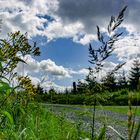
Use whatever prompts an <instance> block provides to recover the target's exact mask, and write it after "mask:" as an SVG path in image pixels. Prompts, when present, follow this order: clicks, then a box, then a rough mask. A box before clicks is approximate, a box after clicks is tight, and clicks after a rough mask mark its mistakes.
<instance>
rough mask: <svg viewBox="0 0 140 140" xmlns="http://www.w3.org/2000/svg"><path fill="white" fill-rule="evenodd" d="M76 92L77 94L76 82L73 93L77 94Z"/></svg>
mask: <svg viewBox="0 0 140 140" xmlns="http://www.w3.org/2000/svg"><path fill="white" fill-rule="evenodd" d="M76 92H77V87H76V82H73V93H74V94H76Z"/></svg>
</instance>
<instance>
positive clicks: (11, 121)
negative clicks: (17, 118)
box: [2, 111, 14, 124]
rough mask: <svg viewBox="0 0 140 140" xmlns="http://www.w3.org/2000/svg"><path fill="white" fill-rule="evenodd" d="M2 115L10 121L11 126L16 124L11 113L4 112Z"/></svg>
mask: <svg viewBox="0 0 140 140" xmlns="http://www.w3.org/2000/svg"><path fill="white" fill-rule="evenodd" d="M2 114H3V115H4V116H5V117H7V118H8V119H9V121H10V123H11V124H14V120H13V117H12V115H11V114H10V113H9V112H7V111H3V112H2Z"/></svg>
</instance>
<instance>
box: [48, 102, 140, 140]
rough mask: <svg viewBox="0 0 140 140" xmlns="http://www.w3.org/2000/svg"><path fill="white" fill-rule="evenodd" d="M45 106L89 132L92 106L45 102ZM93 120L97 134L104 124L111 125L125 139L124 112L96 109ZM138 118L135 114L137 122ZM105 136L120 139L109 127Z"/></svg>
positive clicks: (125, 120) (125, 123)
mask: <svg viewBox="0 0 140 140" xmlns="http://www.w3.org/2000/svg"><path fill="white" fill-rule="evenodd" d="M47 107H48V108H49V109H50V110H51V111H53V112H54V113H55V114H57V115H63V116H64V117H65V118H66V119H68V120H70V121H72V122H74V123H75V124H77V126H78V127H79V129H80V130H84V131H86V132H91V126H92V113H93V108H82V107H78V106H71V105H59V104H47ZM89 114H90V115H89ZM106 118H108V119H106ZM95 120H96V121H95V128H96V132H97V133H98V134H99V130H100V129H101V128H102V127H103V126H104V125H106V126H112V127H113V128H115V129H116V130H117V131H118V132H119V133H120V134H121V135H122V136H124V137H126V139H127V115H126V114H122V113H116V112H112V111H109V110H101V109H96V119H95ZM138 120H140V116H136V118H135V121H136V122H137V121H138ZM121 123H123V124H121ZM107 136H108V137H110V140H120V139H119V138H118V136H117V134H116V133H115V132H113V130H111V129H108V130H107ZM139 139H140V138H139Z"/></svg>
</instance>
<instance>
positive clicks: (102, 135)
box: [97, 126, 106, 140]
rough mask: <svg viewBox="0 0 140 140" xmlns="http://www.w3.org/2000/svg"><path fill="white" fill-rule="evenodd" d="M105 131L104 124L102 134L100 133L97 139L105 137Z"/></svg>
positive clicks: (100, 139)
mask: <svg viewBox="0 0 140 140" xmlns="http://www.w3.org/2000/svg"><path fill="white" fill-rule="evenodd" d="M105 133H106V126H104V127H103V128H102V130H101V132H100V134H99V136H98V138H97V140H102V139H103V137H104V136H105Z"/></svg>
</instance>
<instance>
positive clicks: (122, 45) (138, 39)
mask: <svg viewBox="0 0 140 140" xmlns="http://www.w3.org/2000/svg"><path fill="white" fill-rule="evenodd" d="M114 52H115V53H116V54H117V57H118V58H119V60H120V61H125V62H126V61H129V60H131V59H133V58H136V57H139V56H140V34H130V35H127V36H124V37H123V38H122V39H120V40H119V41H118V42H116V44H115V51H114Z"/></svg>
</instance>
